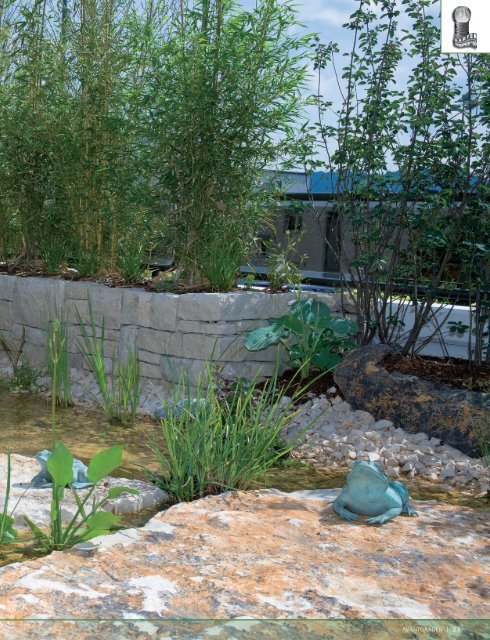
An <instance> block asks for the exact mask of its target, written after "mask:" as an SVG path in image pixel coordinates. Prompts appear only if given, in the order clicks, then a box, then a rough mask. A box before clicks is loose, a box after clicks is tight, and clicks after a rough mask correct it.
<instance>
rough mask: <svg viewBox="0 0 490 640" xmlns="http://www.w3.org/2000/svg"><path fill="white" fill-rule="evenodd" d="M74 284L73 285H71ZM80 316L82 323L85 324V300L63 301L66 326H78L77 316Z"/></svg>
mask: <svg viewBox="0 0 490 640" xmlns="http://www.w3.org/2000/svg"><path fill="white" fill-rule="evenodd" d="M71 284H74V283H71ZM77 311H78V313H79V314H80V317H81V318H82V320H83V322H85V323H87V322H88V318H89V313H88V302H87V300H71V299H69V300H67V299H65V316H66V322H67V323H68V324H75V325H77V324H78V315H77Z"/></svg>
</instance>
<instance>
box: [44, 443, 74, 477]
mask: <svg viewBox="0 0 490 640" xmlns="http://www.w3.org/2000/svg"><path fill="white" fill-rule="evenodd" d="M46 466H47V468H48V472H49V475H50V476H51V478H52V479H53V482H54V484H57V485H59V486H60V487H65V486H66V485H67V484H70V482H71V481H72V479H73V456H72V454H71V452H70V451H69V449H67V448H66V447H65V445H64V444H63V443H62V442H58V444H57V445H56V447H55V448H54V450H53V453H52V454H51V455H50V456H49V458H48V459H47V461H46Z"/></svg>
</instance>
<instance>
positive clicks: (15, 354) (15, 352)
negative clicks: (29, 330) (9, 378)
mask: <svg viewBox="0 0 490 640" xmlns="http://www.w3.org/2000/svg"><path fill="white" fill-rule="evenodd" d="M25 342H26V329H25V327H24V326H23V327H22V333H21V336H20V338H19V340H18V341H17V343H15V342H14V341H13V340H10V339H9V338H7V336H6V335H5V334H4V333H2V332H1V331H0V348H1V349H2V351H3V352H4V353H5V355H6V356H7V358H8V359H9V361H10V364H11V365H12V372H13V375H14V376H15V375H16V374H17V372H18V370H19V366H20V365H19V361H20V357H21V355H22V351H23V349H24V345H25Z"/></svg>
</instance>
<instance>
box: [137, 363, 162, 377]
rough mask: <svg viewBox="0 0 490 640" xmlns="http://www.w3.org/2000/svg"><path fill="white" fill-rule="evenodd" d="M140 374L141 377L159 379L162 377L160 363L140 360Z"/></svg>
mask: <svg viewBox="0 0 490 640" xmlns="http://www.w3.org/2000/svg"><path fill="white" fill-rule="evenodd" d="M140 375H141V376H142V377H143V378H155V379H157V380H160V378H161V377H162V373H161V368H160V364H150V363H148V362H143V361H140Z"/></svg>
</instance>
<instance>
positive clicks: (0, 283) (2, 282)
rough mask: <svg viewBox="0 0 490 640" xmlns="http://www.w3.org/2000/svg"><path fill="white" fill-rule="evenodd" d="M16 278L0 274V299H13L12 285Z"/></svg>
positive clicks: (13, 285)
mask: <svg viewBox="0 0 490 640" xmlns="http://www.w3.org/2000/svg"><path fill="white" fill-rule="evenodd" d="M17 279H18V278H17V276H7V275H5V274H0V300H10V301H12V300H13V299H14V287H15V282H16V280H17Z"/></svg>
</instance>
